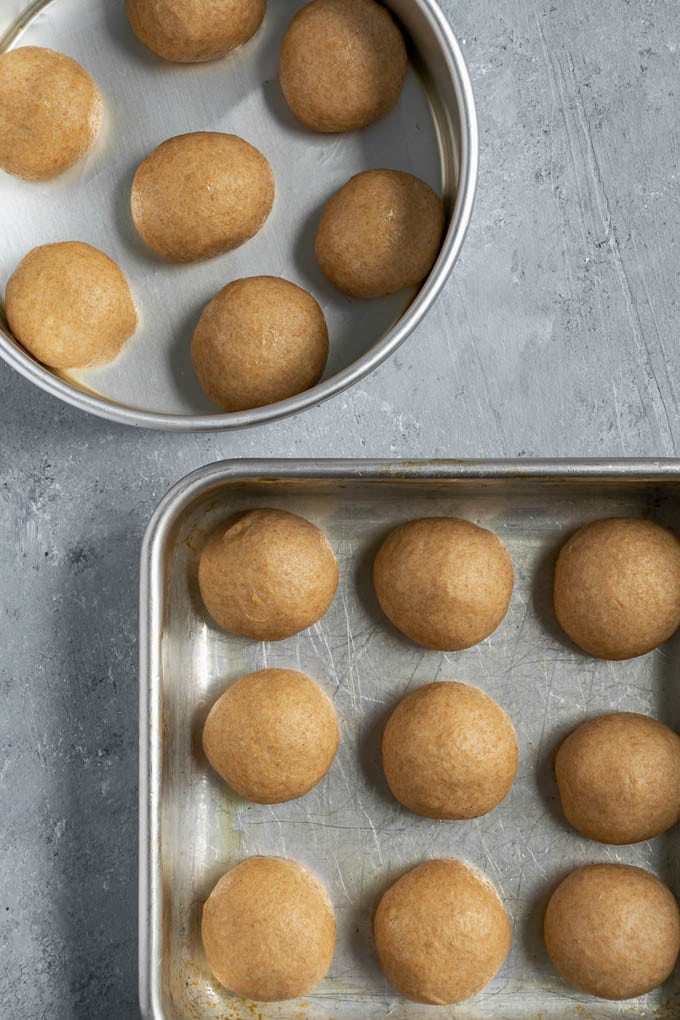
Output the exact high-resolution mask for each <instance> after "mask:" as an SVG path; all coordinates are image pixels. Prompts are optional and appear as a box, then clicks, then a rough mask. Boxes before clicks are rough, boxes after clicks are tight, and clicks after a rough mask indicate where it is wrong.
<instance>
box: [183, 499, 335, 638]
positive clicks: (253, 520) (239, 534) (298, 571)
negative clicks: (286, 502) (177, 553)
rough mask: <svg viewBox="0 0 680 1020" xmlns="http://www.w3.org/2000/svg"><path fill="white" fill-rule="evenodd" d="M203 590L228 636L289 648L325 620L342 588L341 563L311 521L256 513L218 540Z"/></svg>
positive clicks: (210, 545) (205, 564)
mask: <svg viewBox="0 0 680 1020" xmlns="http://www.w3.org/2000/svg"><path fill="white" fill-rule="evenodd" d="M198 583H199V587H200V590H201V595H202V597H203V602H204V603H205V606H206V609H207V610H208V612H209V613H210V615H211V617H212V618H213V620H214V621H215V622H216V623H217V624H218V625H219V626H220V627H222V628H223V630H226V631H229V632H230V633H232V634H239V635H241V636H242V637H248V638H253V639H255V640H257V641H281V640H282V639H283V638H287V637H292V635H293V634H297V633H298V632H299V631H301V630H305V629H306V628H307V627H311V625H312V624H313V623H316V621H317V620H319V619H320V618H321V617H322V616H323V615H324V613H325V612H326V610H327V609H328V607H329V606H330V604H331V602H332V601H333V598H334V596H335V591H336V589H337V586H338V561H337V559H336V558H335V553H334V552H333V549H332V548H331V545H330V542H329V541H328V539H327V538H326V536H325V535H324V534H323V532H322V531H320V530H319V528H317V527H316V526H315V525H314V524H311V523H310V522H309V521H307V520H305V519H304V518H303V517H298V516H297V515H296V514H291V513H288V512H287V511H285V510H272V509H263V510H249V511H248V512H247V513H244V514H241V515H240V516H239V517H238V518H237V519H236V520H235V521H231V522H229V523H228V524H227V525H226V526H225V527H223V528H220V529H219V530H218V531H216V532H215V533H214V534H213V535H211V536H210V538H209V539H208V541H207V543H206V546H205V548H204V550H203V553H202V554H201V559H200V563H199V569H198Z"/></svg>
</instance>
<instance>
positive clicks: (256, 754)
mask: <svg viewBox="0 0 680 1020" xmlns="http://www.w3.org/2000/svg"><path fill="white" fill-rule="evenodd" d="M338 740H339V734H338V723H337V719H336V718H335V711H334V709H333V705H332V704H331V702H330V699H329V698H328V697H327V696H326V695H325V694H324V692H323V691H322V690H321V688H320V687H319V686H318V685H317V684H315V683H314V681H313V680H310V679H309V677H307V676H304V674H302V673H298V672H295V671H294V670H290V669H263V670H260V672H258V673H250V674H248V676H244V677H242V678H241V679H240V680H238V681H237V682H236V683H235V684H233V685H232V686H231V687H228V688H227V690H226V691H225V692H224V694H223V695H222V696H221V697H220V698H219V700H218V701H217V702H216V703H215V704H214V705H213V707H212V709H211V711H210V714H209V715H208V718H207V720H206V722H205V726H204V728H203V748H204V750H205V753H206V757H207V758H208V761H209V762H210V764H211V765H212V767H213V768H214V769H215V771H216V772H218V773H219V775H220V776H221V777H222V778H223V779H224V780H225V782H227V783H228V784H229V785H230V786H231V787H232V789H234V790H235V791H236V792H237V793H238V794H240V795H241V796H242V797H246V798H247V799H248V800H251V801H254V802H255V803H258V804H279V803H282V802H283V801H287V800H294V799H295V798H297V797H302V796H304V794H306V793H308V792H309V790H311V789H312V787H313V786H316V784H317V783H318V782H319V781H320V780H321V779H322V778H323V777H324V776H325V775H326V773H327V772H328V770H329V768H330V767H331V763H332V761H333V758H334V757H335V752H336V751H337V749H338Z"/></svg>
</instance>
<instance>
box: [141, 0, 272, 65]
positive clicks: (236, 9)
mask: <svg viewBox="0 0 680 1020" xmlns="http://www.w3.org/2000/svg"><path fill="white" fill-rule="evenodd" d="M126 7H127V12H128V18H129V19H130V24H131V26H132V30H133V32H134V33H135V35H136V36H137V37H138V38H139V39H141V41H142V42H143V43H144V45H145V46H148V47H149V49H150V50H153V51H154V53H157V54H158V56H159V57H163V58H164V59H165V60H172V61H175V62H177V63H180V64H193V63H198V62H200V61H202V60H215V59H216V58H217V57H223V56H224V55H225V53H229V52H230V51H231V50H234V49H236V48H237V47H238V46H242V45H243V43H245V42H247V41H248V39H250V38H251V36H253V35H255V33H256V32H257V30H258V28H259V27H260V25H261V24H262V19H263V18H264V12H265V9H266V0H208V2H206V0H126Z"/></svg>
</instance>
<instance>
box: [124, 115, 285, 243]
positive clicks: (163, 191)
mask: <svg viewBox="0 0 680 1020" xmlns="http://www.w3.org/2000/svg"><path fill="white" fill-rule="evenodd" d="M274 189H275V185H274V174H273V173H272V168H271V167H270V165H269V163H268V162H267V160H266V159H265V158H264V156H263V155H262V153H261V152H258V150H257V149H256V148H254V146H252V145H250V144H249V143H248V142H245V141H244V140H243V139H242V138H238V137H237V136H236V135H224V134H220V133H219V132H215V131H195V132H192V133H191V134H187V135H178V136H177V137H176V138H169V139H168V140H167V142H163V143H162V144H161V145H159V146H158V148H157V149H154V151H153V152H152V153H151V155H150V156H147V157H146V159H145V160H144V162H143V163H142V164H141V165H140V167H139V168H138V170H137V173H136V174H135V179H134V181H133V183H132V218H133V220H134V223H135V226H136V228H137V230H138V231H139V233H140V235H141V236H142V238H143V239H144V241H145V242H146V243H147V244H148V246H149V248H151V249H152V251H155V252H156V254H157V255H160V256H161V257H162V258H164V259H167V260H168V261H170V262H195V261H197V260H198V259H207V258H211V257H212V256H213V255H221V254H222V253H223V252H226V251H231V250H232V249H233V248H238V246H239V245H241V244H243V243H244V242H245V241H247V240H249V238H251V237H253V236H254V235H255V234H256V233H257V232H258V230H260V229H261V227H262V226H263V225H264V223H265V220H266V219H267V217H268V216H269V213H270V212H271V209H272V206H273V204H274Z"/></svg>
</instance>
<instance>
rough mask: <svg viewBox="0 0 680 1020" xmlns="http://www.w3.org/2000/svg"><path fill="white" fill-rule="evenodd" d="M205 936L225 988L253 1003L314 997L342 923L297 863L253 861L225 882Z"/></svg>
mask: <svg viewBox="0 0 680 1020" xmlns="http://www.w3.org/2000/svg"><path fill="white" fill-rule="evenodd" d="M201 935H202V938H203V947H204V949H205V955H206V956H207V958H208V964H209V965H210V969H211V970H212V972H213V974H214V975H215V977H216V978H217V980H218V981H219V982H220V983H221V984H223V985H224V987H225V988H228V989H229V991H231V992H234V993H235V994H236V995H240V996H242V997H243V998H246V999H255V1000H257V1001H259V1002H279V1001H285V1000H287V999H296V998H298V996H301V995H308V994H309V993H310V992H311V991H312V990H313V989H314V988H315V987H316V985H317V984H318V983H319V981H321V980H322V978H323V977H324V976H325V975H326V972H327V971H328V968H329V967H330V965H331V960H332V959H333V953H334V951H335V915H334V913H333V907H332V906H331V902H330V900H329V898H328V894H327V893H326V890H325V889H324V887H323V886H322V885H321V883H320V882H319V880H318V879H317V878H315V877H314V876H313V875H311V874H310V873H309V872H308V871H306V870H305V869H304V868H303V867H302V866H301V865H299V864H297V863H296V862H295V861H290V860H287V859H285V858H281V857H250V858H248V859H247V860H245V861H242V862H241V864H237V865H236V867H235V868H232V869H231V870H230V871H228V872H227V873H226V875H223V876H222V878H221V879H220V880H219V882H218V883H217V885H216V886H215V888H214V889H213V891H212V892H211V894H210V896H209V897H208V899H207V901H206V903H205V905H204V907H203V918H202V923H201Z"/></svg>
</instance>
